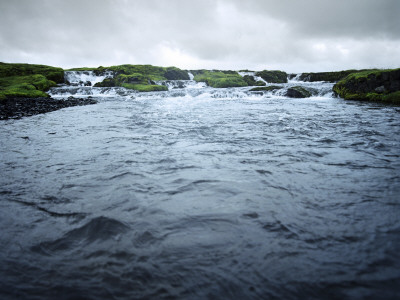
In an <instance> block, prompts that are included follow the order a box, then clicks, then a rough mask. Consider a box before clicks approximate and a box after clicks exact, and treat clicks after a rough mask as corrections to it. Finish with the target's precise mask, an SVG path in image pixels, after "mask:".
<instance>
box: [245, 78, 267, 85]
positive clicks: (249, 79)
mask: <svg viewBox="0 0 400 300" xmlns="http://www.w3.org/2000/svg"><path fill="white" fill-rule="evenodd" d="M243 80H244V81H246V83H247V85H248V86H264V85H266V83H265V82H263V81H256V79H255V78H254V76H251V75H244V76H243Z"/></svg>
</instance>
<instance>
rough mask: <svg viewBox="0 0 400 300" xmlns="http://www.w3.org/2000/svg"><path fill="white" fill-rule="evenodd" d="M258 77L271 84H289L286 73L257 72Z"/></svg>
mask: <svg viewBox="0 0 400 300" xmlns="http://www.w3.org/2000/svg"><path fill="white" fill-rule="evenodd" d="M256 76H260V77H261V78H262V79H264V80H265V81H266V82H269V83H287V77H288V75H287V73H286V72H283V71H268V70H264V71H261V72H257V73H256Z"/></svg>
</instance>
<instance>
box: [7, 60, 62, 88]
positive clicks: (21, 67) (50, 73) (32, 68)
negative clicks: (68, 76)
mask: <svg viewBox="0 0 400 300" xmlns="http://www.w3.org/2000/svg"><path fill="white" fill-rule="evenodd" d="M35 74H39V75H43V76H44V77H46V78H47V79H49V80H51V81H54V82H56V83H63V82H64V70H63V69H61V68H55V67H50V66H45V65H31V64H8V63H0V78H3V77H11V76H28V75H35Z"/></svg>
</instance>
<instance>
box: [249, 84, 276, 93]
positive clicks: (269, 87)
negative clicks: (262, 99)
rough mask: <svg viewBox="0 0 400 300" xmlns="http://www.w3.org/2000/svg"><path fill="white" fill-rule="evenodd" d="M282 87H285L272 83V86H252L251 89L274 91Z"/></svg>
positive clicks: (253, 90)
mask: <svg viewBox="0 0 400 300" xmlns="http://www.w3.org/2000/svg"><path fill="white" fill-rule="evenodd" d="M281 88H283V87H282V86H277V85H270V86H261V87H256V88H252V89H251V90H250V92H261V91H266V92H269V91H274V90H280V89H281Z"/></svg>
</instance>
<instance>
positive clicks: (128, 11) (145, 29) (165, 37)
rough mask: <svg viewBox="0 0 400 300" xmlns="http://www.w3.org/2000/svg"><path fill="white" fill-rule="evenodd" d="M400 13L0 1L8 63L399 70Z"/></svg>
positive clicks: (341, 6) (365, 2) (362, 8)
mask: <svg viewBox="0 0 400 300" xmlns="http://www.w3.org/2000/svg"><path fill="white" fill-rule="evenodd" d="M399 11H400V1H397V0H376V1H374V0H352V1H348V0H347V1H345V0H337V1H325V0H315V1H313V0H302V1H288V0H280V1H268V0H263V1H261V0H260V1H257V0H246V1H241V0H230V1H228V0H205V1H188V0H170V1H164V0H147V1H128V0H108V1H93V0H89V1H88V0H72V1H62V0H36V1H31V0H19V1H8V0H0V28H1V29H0V43H1V47H0V61H10V62H30V63H43V64H50V65H59V66H63V67H74V66H84V65H86V66H98V65H111V64H119V63H143V64H144V63H150V64H161V65H177V66H178V67H182V68H193V67H194V66H196V67H204V68H230V69H238V68H257V69H262V68H277V69H285V70H288V71H302V70H304V71H317V70H328V69H329V70H332V69H344V68H353V67H363V68H364V67H370V66H371V67H389V66H392V67H395V66H399V65H400V51H398V50H399V45H400V41H399V40H400V31H399V30H397V28H400V26H399V25H400V24H399V22H400V21H399V19H400V18H398V17H397V15H396V13H398V12H399Z"/></svg>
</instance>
